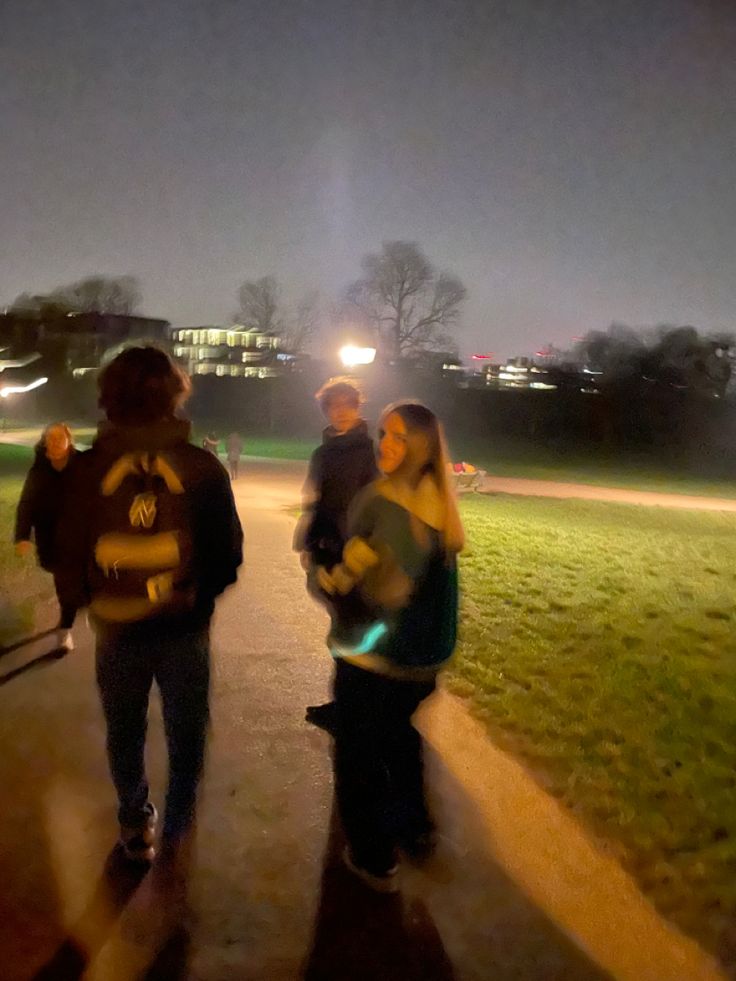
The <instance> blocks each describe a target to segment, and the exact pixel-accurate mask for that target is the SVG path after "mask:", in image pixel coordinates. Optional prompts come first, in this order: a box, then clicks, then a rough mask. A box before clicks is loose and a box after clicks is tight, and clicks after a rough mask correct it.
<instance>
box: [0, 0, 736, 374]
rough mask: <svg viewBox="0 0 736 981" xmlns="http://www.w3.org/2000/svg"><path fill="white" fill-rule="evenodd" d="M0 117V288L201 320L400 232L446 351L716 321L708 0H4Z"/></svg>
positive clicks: (720, 291)
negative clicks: (270, 282) (463, 291)
mask: <svg viewBox="0 0 736 981" xmlns="http://www.w3.org/2000/svg"><path fill="white" fill-rule="evenodd" d="M0 119H1V120H2V129H1V130H0V223H1V224H0V228H1V229H2V231H1V232H0V304H5V303H10V302H11V301H12V300H13V298H14V297H15V296H16V295H17V294H18V293H20V292H22V291H25V290H29V291H31V292H43V291H45V290H48V289H51V288H53V287H54V286H57V285H60V284H62V283H64V282H68V281H70V280H73V279H78V278H80V277H81V276H84V275H87V274H91V273H96V272H104V273H110V274H134V275H136V276H138V277H139V278H140V280H141V284H142V287H143V293H144V310H145V312H146V313H148V314H150V315H153V316H163V317H166V318H168V319H170V320H171V321H172V322H174V323H175V324H177V325H182V324H194V323H208V322H217V321H220V320H224V319H226V318H227V317H228V316H229V315H230V314H231V313H232V311H233V310H234V309H235V307H236V293H237V288H238V285H239V283H240V282H242V280H243V279H245V278H253V277H258V276H262V275H266V274H269V273H272V274H274V275H275V276H277V277H278V278H279V279H280V280H282V281H283V283H284V284H285V286H286V287H287V288H288V290H289V292H290V293H292V294H293V296H295V297H296V295H297V294H298V293H299V292H300V291H301V290H304V289H306V288H309V287H313V286H318V287H321V288H322V289H323V290H324V291H325V292H326V294H328V295H329V294H331V293H336V292H337V291H339V290H340V289H341V288H342V287H344V286H345V285H346V284H347V283H348V282H349V281H350V280H351V279H354V278H356V277H357V276H358V275H359V273H360V258H361V256H362V255H363V254H364V253H365V252H367V251H372V250H377V249H378V248H380V244H381V241H382V240H384V239H393V238H405V239H412V240H416V241H418V242H419V243H420V244H421V245H422V247H423V248H424V249H425V251H426V253H427V254H428V256H429V257H430V259H431V260H432V261H434V262H435V263H436V264H437V266H439V267H441V268H446V269H448V270H450V271H453V272H455V273H457V274H458V275H459V276H460V277H461V278H462V279H463V280H464V281H465V283H466V285H467V287H468V290H469V300H468V302H467V304H466V307H465V311H464V318H463V319H464V326H463V329H462V334H460V335H459V341H460V346H461V350H462V351H463V353H465V354H466V355H467V354H469V353H471V352H472V351H474V350H482V351H495V352H497V353H501V354H507V355H508V354H514V353H521V352H523V351H525V350H528V349H530V348H531V349H533V348H534V347H536V346H538V345H539V344H541V343H543V342H545V341H554V342H556V343H560V344H565V343H566V342H567V341H568V340H569V338H570V337H571V336H572V335H574V334H579V333H581V332H584V331H585V330H587V329H590V328H592V327H605V326H606V325H607V324H609V323H610V322H611V321H612V320H620V321H624V322H628V323H633V324H650V323H657V322H676V323H693V324H695V325H697V326H700V327H703V328H705V329H711V328H713V329H718V328H735V327H736V287H735V285H734V283H735V282H736V277H735V276H734V273H735V272H736V263H735V261H734V254H735V252H736V189H735V186H734V174H735V172H736V4H734V3H733V0H722V2H721V0H702V2H685V0H587V2H586V0H507V2H495V0H477V2H465V0H454V2H453V0H426V2H418V0H395V2H388V0H345V2H341V0H325V2H319V0H301V2H296V0H276V2H274V3H267V2H263V0H261V2H258V3H250V2H245V0H209V2H207V0H155V2H152V0H145V2H141V0H53V2H51V0H4V2H3V3H2V4H1V5H0Z"/></svg>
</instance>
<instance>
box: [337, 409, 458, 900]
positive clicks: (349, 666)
mask: <svg viewBox="0 0 736 981" xmlns="http://www.w3.org/2000/svg"><path fill="white" fill-rule="evenodd" d="M379 426H380V428H379V461H378V462H379V466H380V468H381V470H382V472H383V475H384V476H383V478H382V479H381V480H378V481H376V482H375V483H373V484H371V485H370V487H368V488H366V489H365V490H364V491H362V492H361V493H360V495H359V496H358V497H357V498H356V500H355V502H354V505H353V507H352V509H351V515H350V520H349V528H348V534H349V539H348V542H347V544H346V545H345V548H344V550H343V559H342V562H340V563H338V564H337V565H335V566H333V567H332V569H331V570H330V571H327V569H325V568H322V569H320V570H318V579H319V582H320V584H321V586H322V588H323V589H324V590H325V591H326V592H327V593H328V594H330V595H332V596H334V597H336V599H337V598H339V597H343V598H344V599H347V598H349V597H353V603H351V604H346V603H340V602H339V601H336V602H335V607H334V615H333V620H332V627H331V631H330V636H329V638H328V644H329V646H330V649H331V651H332V654H333V656H334V657H335V659H336V673H335V686H334V692H335V701H336V705H337V726H336V729H335V756H334V764H335V791H336V795H337V802H338V806H339V810H340V815H341V818H342V823H343V828H344V830H345V835H346V837H347V840H348V846H347V848H346V850H345V852H344V855H343V858H344V861H345V864H346V865H347V867H348V868H349V869H350V870H351V871H352V872H353V873H355V874H356V875H357V876H358V877H359V878H361V879H362V880H363V882H365V883H366V884H367V885H368V886H370V888H372V889H374V890H376V891H377V892H396V890H397V888H398V886H397V879H396V873H397V871H398V867H397V865H396V855H397V850H398V849H401V850H403V852H404V854H406V855H408V856H409V857H412V858H414V859H420V858H424V857H427V856H428V855H429V854H431V852H432V850H433V848H434V839H435V832H434V824H433V822H432V819H431V816H430V814H429V811H428V808H427V804H426V800H425V794H424V775H423V761H422V742H421V737H420V736H419V733H418V732H417V731H416V729H415V728H414V727H413V725H412V723H411V718H412V715H413V714H414V712H415V711H416V709H417V708H418V707H419V705H420V703H421V702H422V701H423V700H424V699H425V698H427V697H428V696H429V695H430V694H431V693H432V692H433V691H434V689H435V685H436V677H437V674H438V672H439V670H440V668H441V667H442V666H443V665H444V664H445V663H446V662H447V660H448V659H449V658H450V656H451V655H452V652H453V650H454V647H455V640H456V631H457V607H458V584H457V560H456V556H457V554H458V552H460V550H461V549H462V547H463V543H464V533H463V527H462V523H461V521H460V516H459V514H458V510H457V504H456V501H455V496H454V493H453V491H452V488H451V487H450V485H449V482H448V475H447V461H448V456H447V451H446V449H445V442H444V437H443V433H442V427H441V425H440V423H439V421H438V419H437V417H436V416H435V415H434V413H433V412H431V411H430V410H429V409H428V408H427V407H426V406H424V405H422V404H421V403H418V402H397V403H395V404H393V405H390V406H388V407H387V408H386V409H385V410H384V412H383V415H382V418H381V421H380V424H379Z"/></svg>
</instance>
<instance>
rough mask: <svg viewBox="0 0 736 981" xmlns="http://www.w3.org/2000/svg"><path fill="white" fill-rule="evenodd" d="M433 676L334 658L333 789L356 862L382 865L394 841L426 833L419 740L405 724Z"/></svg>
mask: <svg viewBox="0 0 736 981" xmlns="http://www.w3.org/2000/svg"><path fill="white" fill-rule="evenodd" d="M434 688H435V681H434V679H432V680H431V681H421V682H417V681H403V680H397V679H394V678H387V677H384V676H383V675H380V674H376V673H374V672H372V671H366V670H364V669H362V668H356V667H354V666H353V665H352V664H347V663H346V662H344V661H340V660H338V662H337V665H336V672H335V684H334V691H335V701H336V703H337V727H336V732H335V792H336V795H337V802H338V807H339V809H340V817H341V819H342V824H343V829H344V831H345V835H346V837H347V839H348V842H349V844H350V849H351V852H352V855H353V859H354V860H355V861H356V862H357V864H358V865H361V866H362V867H363V868H366V869H368V870H369V871H371V872H374V873H376V874H381V873H382V872H385V871H386V870H387V869H389V868H390V867H391V866H392V865H393V864H394V860H395V851H396V847H397V845H399V844H401V843H402V842H405V841H410V840H411V839H412V838H414V837H415V836H416V835H418V834H421V833H422V832H425V831H427V830H429V829H430V828H431V827H432V822H431V819H430V816H429V813H428V810H427V804H426V799H425V793H424V760H423V753H422V739H421V736H420V735H419V733H418V732H417V730H416V729H415V728H414V726H413V725H412V723H411V717H412V715H413V714H414V712H415V711H416V710H417V708H418V706H419V704H420V702H422V701H423V700H424V699H425V698H427V696H428V695H431V694H432V692H433V691H434Z"/></svg>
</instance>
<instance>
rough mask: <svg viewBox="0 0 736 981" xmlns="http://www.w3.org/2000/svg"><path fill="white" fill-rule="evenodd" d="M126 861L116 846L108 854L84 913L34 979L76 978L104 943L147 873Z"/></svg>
mask: <svg viewBox="0 0 736 981" xmlns="http://www.w3.org/2000/svg"><path fill="white" fill-rule="evenodd" d="M146 871H147V870H146V868H145V867H140V866H139V867H135V866H133V865H131V864H130V863H129V862H126V861H125V859H124V858H123V857H122V855H121V853H120V850H119V848H118V847H117V846H116V847H115V848H114V849H113V850H112V851H111V852H110V854H109V855H108V857H107V860H106V861H105V865H104V867H103V870H102V875H101V876H100V878H99V880H98V882H97V885H96V887H95V891H94V893H93V895H92V898H91V899H90V901H89V903H88V904H87V906H86V908H85V910H84V912H83V913H82V915H81V916H80V917H79V919H78V920H77V922H76V923H75V924H74V925H73V927H72V928H71V930H70V931H69V936H68V937H67V938H66V939H65V940H64V941H63V942H62V943H61V944H60V945H59V947H58V948H57V949H56V951H55V953H54V954H53V955H52V957H51V958H50V959H49V960H48V961H47V962H46V963H45V964H44V965H43V967H41V968H40V970H39V971H37V972H36V974H35V975H34V976H33V981H51V979H54V981H77V979H79V978H81V977H82V975H83V974H84V972H85V970H86V969H87V965H88V964H89V962H90V961H91V960H92V959H93V958H94V956H95V954H96V953H97V952H98V951H99V950H100V949H101V948H102V947H103V946H104V944H105V941H106V940H107V938H108V937H109V935H110V933H111V932H112V930H113V929H114V927H115V924H116V922H117V920H118V918H119V917H120V915H121V913H122V911H123V909H124V908H125V906H126V904H127V903H128V901H129V899H130V898H131V896H132V895H133V893H134V892H135V891H136V889H137V888H138V886H139V885H140V884H141V882H142V880H143V877H144V875H145V874H146Z"/></svg>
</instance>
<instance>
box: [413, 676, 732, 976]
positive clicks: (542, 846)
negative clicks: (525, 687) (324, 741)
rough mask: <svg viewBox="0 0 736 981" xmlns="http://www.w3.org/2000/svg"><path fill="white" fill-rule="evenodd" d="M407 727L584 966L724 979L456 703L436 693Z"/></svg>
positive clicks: (712, 962) (711, 961) (496, 856)
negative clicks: (584, 958)
mask: <svg viewBox="0 0 736 981" xmlns="http://www.w3.org/2000/svg"><path fill="white" fill-rule="evenodd" d="M416 722H417V727H418V728H419V729H420V731H421V732H422V735H423V736H424V738H425V739H426V740H427V742H428V743H429V744H430V745H431V746H432V747H433V748H434V749H435V750H436V751H437V752H438V753H439V754H440V755H441V757H442V760H443V762H444V763H445V765H446V766H447V768H448V769H449V770H450V771H451V773H452V774H453V776H454V777H455V779H456V780H457V781H458V782H459V783H460V784H461V785H462V787H463V789H464V791H465V792H466V794H467V795H468V796H469V798H470V799H471V801H472V802H473V803H474V805H475V807H476V808H477V810H478V813H479V816H480V818H481V820H482V822H483V824H484V826H485V830H486V836H485V838H486V840H487V842H488V848H489V851H490V853H491V857H492V858H493V860H494V861H495V862H496V863H497V864H498V865H500V866H501V867H502V868H503V869H505V871H506V872H507V873H508V875H509V876H510V877H511V878H512V879H513V880H514V881H515V882H516V883H517V884H518V885H519V887H520V888H521V889H522V890H523V891H524V892H525V893H526V894H527V895H528V896H529V898H530V899H531V900H532V901H533V902H534V903H535V904H536V905H537V906H538V907H539V908H540V909H541V910H543V911H544V912H545V913H546V914H547V915H548V916H549V917H550V919H552V920H553V921H554V922H555V923H557V924H558V926H559V927H560V928H561V929H562V930H564V931H565V932H566V933H567V934H568V936H570V937H571V938H572V939H573V941H574V942H575V943H576V944H577V945H578V946H579V947H580V948H581V949H582V950H583V951H585V953H586V954H587V955H588V957H590V959H591V960H592V961H594V962H595V963H596V964H597V965H599V966H600V967H601V968H603V969H604V970H606V971H608V972H610V974H611V975H612V976H613V977H614V978H616V979H618V981H725V978H726V975H725V974H724V973H723V971H722V969H721V968H720V966H719V965H718V963H717V961H716V960H715V958H713V957H711V956H710V955H709V954H707V953H706V952H705V951H704V950H703V949H702V948H701V947H699V946H698V944H697V943H696V942H695V941H694V940H691V939H690V938H689V937H687V936H685V935H684V934H682V933H680V932H679V931H678V930H677V928H676V927H674V926H673V925H672V924H670V923H668V922H667V921H666V920H665V919H663V918H662V917H661V916H660V915H659V914H658V913H657V911H656V910H655V909H654V907H653V906H652V905H651V903H650V902H649V901H648V900H647V899H646V898H645V897H644V896H643V895H642V893H641V892H640V891H639V889H638V887H637V885H636V883H635V882H634V881H633V879H631V877H630V876H629V875H627V873H626V872H624V871H623V869H622V868H621V867H620V866H619V865H618V863H616V862H615V861H614V860H613V859H611V858H610V857H608V856H605V855H603V854H602V853H601V852H600V850H599V849H598V848H597V847H596V845H595V844H594V843H593V842H592V841H591V839H590V838H589V837H588V836H587V835H586V833H585V832H584V831H583V829H582V828H581V827H580V825H579V824H578V823H577V822H576V821H575V820H574V819H573V818H572V817H571V816H570V815H569V814H568V813H567V812H566V811H565V810H564V809H563V808H562V807H561V806H560V805H559V804H558V803H557V801H556V800H554V798H552V797H550V796H549V795H548V794H546V793H545V792H544V791H543V790H542V789H541V788H540V787H539V786H538V785H537V784H536V783H535V782H534V780H532V778H531V777H530V775H529V774H528V773H527V771H526V770H525V769H524V768H523V767H522V766H521V765H520V764H519V763H517V762H516V761H515V760H513V759H512V758H511V757H509V756H507V755H506V754H505V753H502V752H501V751H500V750H498V749H497V748H496V747H495V746H493V744H492V743H491V742H490V740H489V739H488V736H487V735H486V733H485V731H484V729H483V727H482V726H481V725H480V723H478V722H476V721H475V720H474V719H473V718H471V716H470V715H469V713H468V712H467V710H466V709H465V707H464V706H463V704H462V702H461V701H460V700H459V699H457V698H455V697H454V696H452V695H450V694H448V693H447V692H445V691H439V692H438V693H437V694H436V695H435V696H434V697H433V698H431V699H429V700H428V701H427V702H426V703H425V704H424V705H423V706H422V708H421V709H420V711H419V713H418V715H417V718H416Z"/></svg>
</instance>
